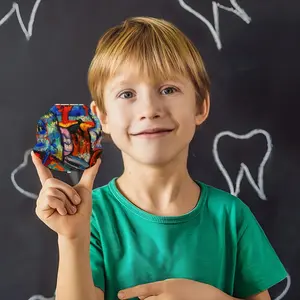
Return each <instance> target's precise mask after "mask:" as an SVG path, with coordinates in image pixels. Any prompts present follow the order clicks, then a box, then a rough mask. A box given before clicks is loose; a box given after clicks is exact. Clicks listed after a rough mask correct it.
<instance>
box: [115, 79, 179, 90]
mask: <svg viewBox="0 0 300 300" xmlns="http://www.w3.org/2000/svg"><path fill="white" fill-rule="evenodd" d="M168 82H175V83H178V84H180V85H182V86H185V83H184V81H183V80H182V79H180V78H170V79H166V80H164V81H163V83H168ZM130 84H132V82H131V81H128V80H126V79H121V80H115V81H113V82H112V83H111V85H112V86H111V88H110V89H109V91H110V92H113V91H114V90H115V89H117V88H119V87H120V86H122V85H130Z"/></svg>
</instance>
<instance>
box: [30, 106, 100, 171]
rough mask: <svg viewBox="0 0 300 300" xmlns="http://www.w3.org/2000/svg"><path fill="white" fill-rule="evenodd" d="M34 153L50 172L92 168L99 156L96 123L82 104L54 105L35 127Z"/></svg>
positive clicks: (98, 128) (97, 121)
mask: <svg viewBox="0 0 300 300" xmlns="http://www.w3.org/2000/svg"><path fill="white" fill-rule="evenodd" d="M36 139H37V143H36V145H35V146H34V147H33V152H34V153H35V155H37V156H38V157H39V158H40V159H41V160H42V162H43V164H44V165H45V166H46V167H48V168H49V169H52V170H57V171H62V172H68V173H69V172H71V171H82V170H85V169H87V168H89V167H92V166H93V165H94V164H95V163H96V161H97V159H98V158H99V157H100V156H101V154H102V150H103V149H102V145H101V139H102V128H101V124H100V121H99V119H98V118H97V116H95V115H94V114H93V113H92V112H91V110H90V108H89V107H88V106H87V105H85V104H55V105H54V106H53V107H51V109H50V110H49V112H48V113H47V114H45V115H44V116H42V117H41V118H40V120H39V121H38V123H37V132H36Z"/></svg>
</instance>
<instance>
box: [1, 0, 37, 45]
mask: <svg viewBox="0 0 300 300" xmlns="http://www.w3.org/2000/svg"><path fill="white" fill-rule="evenodd" d="M41 1H42V0H36V2H35V4H34V6H33V8H32V11H31V14H30V18H29V22H28V26H27V28H26V27H25V25H24V22H23V19H22V16H21V13H20V7H19V4H18V3H16V2H13V5H12V8H11V10H10V11H9V12H8V13H7V14H6V15H5V16H4V17H3V18H2V19H0V26H1V25H3V24H4V23H5V22H6V21H8V20H9V18H10V17H11V16H12V15H13V14H14V13H16V15H17V18H18V21H19V24H20V27H21V29H22V31H23V33H24V34H25V37H26V39H27V40H28V41H29V40H30V38H31V36H32V31H33V24H34V20H35V16H36V13H37V10H38V8H39V5H40V3H41Z"/></svg>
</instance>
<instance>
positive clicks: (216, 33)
mask: <svg viewBox="0 0 300 300" xmlns="http://www.w3.org/2000/svg"><path fill="white" fill-rule="evenodd" d="M178 2H179V4H180V6H181V7H182V8H183V9H185V10H186V11H188V12H190V13H191V14H193V15H194V16H195V17H197V18H198V19H199V20H200V21H202V22H203V23H204V24H205V25H206V26H207V27H208V29H209V30H210V32H211V34H212V36H213V38H214V40H215V42H216V45H217V48H218V50H221V49H222V42H221V34H220V23H219V9H223V10H226V11H229V12H231V13H233V14H235V15H237V16H238V17H239V18H241V19H242V20H243V21H244V22H246V23H247V24H249V23H250V22H251V18H250V17H249V16H248V14H247V13H246V12H245V11H244V10H243V9H242V8H241V7H240V6H239V5H238V4H237V2H236V0H230V3H231V5H232V6H231V7H227V6H224V5H221V4H220V3H218V2H215V1H212V11H213V17H214V25H212V24H211V23H210V22H209V21H208V20H207V19H206V18H205V17H204V16H203V15H202V14H200V13H199V12H198V11H196V10H195V9H193V8H192V7H191V6H189V5H188V4H187V3H186V1H184V0H178Z"/></svg>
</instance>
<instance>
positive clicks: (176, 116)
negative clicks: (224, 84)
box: [92, 65, 209, 165]
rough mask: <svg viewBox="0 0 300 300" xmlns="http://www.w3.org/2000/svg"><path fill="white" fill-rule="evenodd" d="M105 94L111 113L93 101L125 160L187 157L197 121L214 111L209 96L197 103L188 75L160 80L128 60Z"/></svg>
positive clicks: (154, 161) (161, 161)
mask: <svg viewBox="0 0 300 300" xmlns="http://www.w3.org/2000/svg"><path fill="white" fill-rule="evenodd" d="M104 99H105V108H106V114H103V113H100V112H99V110H98V109H97V108H96V106H95V104H92V110H93V111H94V112H96V113H97V115H98V117H99V119H100V121H101V123H102V126H103V131H104V132H106V133H108V134H110V135H111V138H112V140H113V141H114V143H115V144H116V146H117V147H118V148H119V149H120V150H121V151H122V154H123V159H124V160H127V161H128V160H132V159H133V160H134V161H136V162H139V163H142V164H147V165H163V164H166V163H169V162H171V161H172V160H174V159H176V158H179V157H183V158H185V157H186V156H187V153H188V146H189V143H190V141H191V139H192V138H193V136H194V133H195V128H196V125H200V124H201V123H202V122H203V121H204V120H205V119H206V117H207V115H208V111H209V99H206V100H205V101H204V103H203V105H202V107H199V105H198V106H197V104H196V96H195V89H194V87H193V84H192V83H191V81H190V80H188V79H187V78H184V77H182V76H178V79H176V80H172V81H166V82H154V81H153V80H150V79H149V78H147V77H144V76H141V75H140V74H139V73H138V72H136V71H135V70H134V68H130V67H129V66H128V65H123V67H122V68H120V69H119V72H118V73H117V74H116V75H115V76H114V77H113V78H111V79H110V80H109V81H108V82H107V83H106V85H105V89H104Z"/></svg>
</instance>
